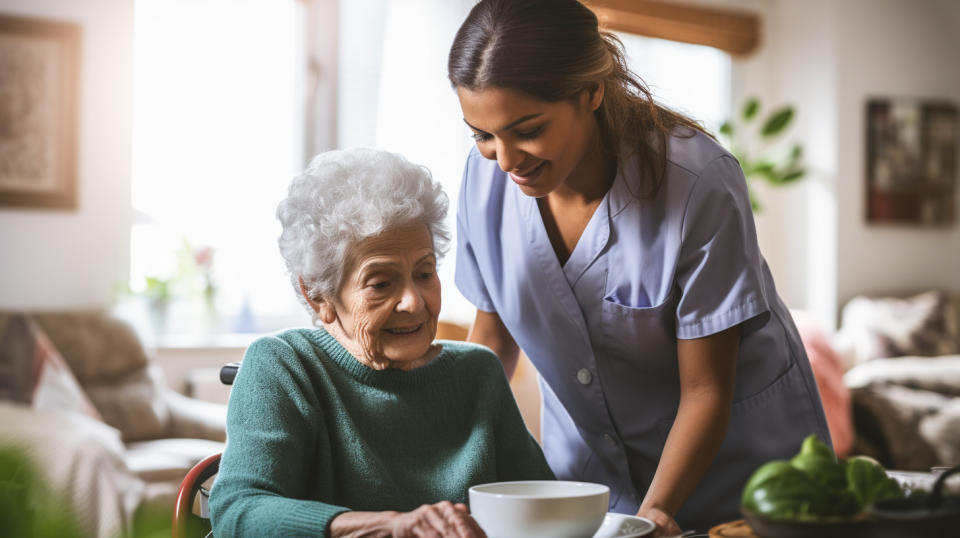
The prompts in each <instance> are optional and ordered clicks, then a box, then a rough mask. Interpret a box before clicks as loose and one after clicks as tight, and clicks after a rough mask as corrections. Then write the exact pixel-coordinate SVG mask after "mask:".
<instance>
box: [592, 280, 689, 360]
mask: <svg viewBox="0 0 960 538" xmlns="http://www.w3.org/2000/svg"><path fill="white" fill-rule="evenodd" d="M678 296H679V292H678V291H677V290H676V289H674V290H672V291H671V293H670V294H669V295H668V296H667V298H666V299H665V300H664V301H663V302H661V303H659V304H656V305H653V306H644V307H635V306H629V305H624V304H620V302H619V301H618V300H617V299H616V298H615V297H611V296H609V295H608V296H606V297H604V298H603V301H602V303H601V309H602V311H601V316H602V322H603V334H604V342H605V345H604V347H605V348H606V350H607V352H608V357H609V358H610V359H612V360H617V361H620V360H629V361H631V362H633V361H637V360H639V361H642V363H643V364H644V365H647V366H653V365H654V364H670V365H672V368H673V369H674V370H675V369H676V358H677V336H676V335H677V331H676V325H677V321H676V319H677V316H676V313H677V299H678Z"/></svg>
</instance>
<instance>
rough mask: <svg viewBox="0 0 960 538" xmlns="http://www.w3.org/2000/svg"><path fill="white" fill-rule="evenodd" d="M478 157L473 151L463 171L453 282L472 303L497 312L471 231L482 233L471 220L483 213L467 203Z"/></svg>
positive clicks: (458, 205) (484, 309)
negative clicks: (478, 260) (472, 172)
mask: <svg viewBox="0 0 960 538" xmlns="http://www.w3.org/2000/svg"><path fill="white" fill-rule="evenodd" d="M475 158H476V156H475V155H474V154H473V153H471V155H470V157H468V158H467V164H466V167H465V168H464V171H463V181H461V182H460V195H459V198H458V202H457V260H456V266H455V268H454V282H455V283H456V285H457V289H459V290H460V293H461V294H463V296H464V297H466V298H467V300H468V301H470V302H471V303H473V305H474V306H476V307H477V308H478V309H480V310H483V311H484V312H496V307H494V305H493V301H492V300H491V299H490V294H489V293H488V292H487V286H486V284H484V282H483V275H482V274H481V273H480V265H479V263H478V262H477V255H476V251H475V249H474V238H473V237H472V236H471V233H480V232H479V230H481V229H482V227H481V228H479V229H474V230H471V228H470V226H469V223H470V220H471V218H470V217H471V216H473V217H474V218H476V217H479V216H480V215H475V214H474V215H471V211H477V210H476V209H474V208H471V207H470V206H469V204H468V202H467V200H469V198H470V197H469V195H468V192H469V189H470V187H471V185H469V181H470V179H471V178H470V176H471V169H472V168H473V166H472V162H473V160H474V159H475Z"/></svg>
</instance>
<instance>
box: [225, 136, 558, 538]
mask: <svg viewBox="0 0 960 538" xmlns="http://www.w3.org/2000/svg"><path fill="white" fill-rule="evenodd" d="M446 212H447V198H446V195H445V194H444V193H443V191H442V190H441V188H440V186H439V185H438V184H437V183H435V182H434V181H433V180H432V179H431V177H430V173H429V172H428V171H427V170H426V169H425V168H423V167H421V166H417V165H414V164H411V163H410V162H408V161H407V160H405V159H404V158H403V157H400V156H399V155H395V154H391V153H386V152H382V151H375V150H368V149H358V150H349V151H331V152H328V153H324V154H321V155H319V156H318V157H317V158H315V159H314V161H313V162H312V163H311V164H310V166H309V167H308V168H307V170H306V172H305V173H304V174H303V175H301V176H299V177H297V178H296V179H294V180H293V182H292V184H291V185H290V189H289V194H288V196H287V198H286V199H285V200H283V201H282V202H281V203H280V206H279V208H278V209H277V216H278V217H279V219H280V221H281V223H282V225H283V233H282V235H281V236H280V251H281V253H282V255H283V257H284V259H285V261H286V264H287V269H288V270H289V273H290V278H291V281H292V283H293V286H294V288H295V290H296V291H297V293H298V295H299V298H300V299H301V301H302V302H303V303H304V304H305V306H306V307H307V308H308V309H309V311H310V312H311V313H312V315H313V318H314V322H315V323H314V325H318V326H319V327H317V328H309V329H291V330H287V331H284V332H281V333H278V334H275V335H272V336H268V337H264V338H261V339H259V340H257V341H256V342H254V343H253V344H252V345H251V346H250V348H249V349H248V350H247V352H246V354H245V356H244V358H243V366H242V367H241V368H240V371H239V373H238V375H237V378H236V381H235V383H234V387H233V392H232V394H231V397H230V408H229V412H228V416H227V432H228V437H229V441H228V443H227V448H226V450H225V451H224V453H223V460H222V462H221V466H220V474H219V476H218V478H217V480H216V484H215V485H214V488H213V492H212V495H211V499H210V508H211V517H212V520H213V525H214V534H216V535H219V536H248V535H249V536H252V535H257V536H262V535H267V536H293V535H297V536H300V535H312V536H317V535H318V536H355V535H362V536H396V537H400V536H457V537H463V538H466V537H476V536H483V531H482V530H481V529H480V528H479V526H477V524H476V522H475V521H474V520H473V519H472V518H471V517H470V516H469V514H468V512H467V508H466V506H464V505H463V504H462V503H463V502H464V501H465V500H466V494H467V489H468V488H469V487H470V486H471V485H474V484H479V483H484V482H494V481H504V480H525V479H552V478H553V474H552V472H551V471H550V468H549V467H548V466H547V463H546V461H545V459H544V457H543V454H542V452H541V451H540V447H539V446H538V445H537V443H536V441H535V440H534V439H533V438H532V437H531V436H530V434H529V432H528V431H527V430H526V429H525V427H524V424H523V421H522V419H521V417H520V413H519V411H518V410H517V407H516V404H515V403H514V400H513V397H512V396H511V394H510V387H509V385H508V384H507V380H506V377H505V375H504V372H503V369H502V367H501V366H500V362H499V360H498V359H497V357H496V356H495V355H494V354H493V353H491V352H490V351H489V350H487V349H486V348H483V347H479V346H476V345H471V344H466V343H457V342H446V341H437V342H435V341H434V336H435V335H436V329H437V314H438V313H439V311H440V281H439V279H438V278H437V270H436V267H437V262H438V259H439V257H440V256H441V254H442V253H443V250H444V248H445V247H446V244H447V242H448V232H447V230H446V228H445V226H444V218H445V216H446Z"/></svg>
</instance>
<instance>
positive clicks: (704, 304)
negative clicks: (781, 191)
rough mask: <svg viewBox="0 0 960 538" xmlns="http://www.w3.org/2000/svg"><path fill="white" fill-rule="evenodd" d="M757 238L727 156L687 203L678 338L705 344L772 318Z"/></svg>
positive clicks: (742, 183) (735, 166) (743, 189)
mask: <svg viewBox="0 0 960 538" xmlns="http://www.w3.org/2000/svg"><path fill="white" fill-rule="evenodd" d="M763 279H764V271H763V264H762V260H761V257H760V250H759V247H758V246H757V232H756V228H755V226H754V222H753V212H752V210H751V207H750V197H749V195H748V193H747V184H746V180H745V179H744V177H743V170H742V169H741V168H740V164H739V163H738V162H737V161H736V159H734V158H733V157H731V156H729V155H724V156H721V157H718V158H716V159H714V160H713V161H711V162H710V163H709V164H707V165H706V166H705V168H704V169H703V171H702V172H701V174H700V176H699V177H698V178H697V180H696V183H695V184H694V186H693V188H692V190H691V193H690V196H689V198H688V200H687V204H686V208H685V210H684V216H683V222H682V241H681V247H680V254H679V259H678V262H677V276H676V281H677V286H678V287H679V288H680V299H679V302H678V304H677V338H681V339H691V338H701V337H703V336H708V335H711V334H715V333H718V332H720V331H723V330H725V329H728V328H730V327H733V326H735V325H739V324H741V323H743V322H746V321H748V320H750V323H749V324H748V325H747V326H745V328H744V330H745V331H746V332H750V331H752V330H754V329H755V328H758V327H761V326H763V324H764V323H765V322H766V320H767V319H768V318H769V314H767V312H768V310H769V307H768V304H767V300H766V296H765V293H764V286H763V283H764V280H763Z"/></svg>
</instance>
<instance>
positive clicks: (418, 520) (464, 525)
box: [330, 501, 487, 538]
mask: <svg viewBox="0 0 960 538" xmlns="http://www.w3.org/2000/svg"><path fill="white" fill-rule="evenodd" d="M330 535H331V536H335V537H338V538H339V537H350V536H365V537H373V536H375V537H378V538H447V537H450V538H486V536H487V535H486V534H484V533H483V530H482V529H481V528H480V525H477V522H476V521H475V520H474V519H473V518H472V517H470V512H469V511H468V510H467V507H466V505H464V504H459V503H458V504H453V503H452V502H450V501H442V502H438V503H436V504H425V505H423V506H421V507H420V508H417V509H416V510H413V511H411V512H344V513H342V514H340V515H338V516H337V517H335V518H333V521H331V522H330Z"/></svg>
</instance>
